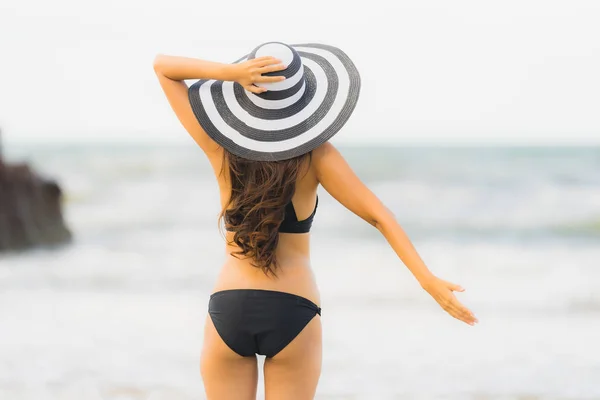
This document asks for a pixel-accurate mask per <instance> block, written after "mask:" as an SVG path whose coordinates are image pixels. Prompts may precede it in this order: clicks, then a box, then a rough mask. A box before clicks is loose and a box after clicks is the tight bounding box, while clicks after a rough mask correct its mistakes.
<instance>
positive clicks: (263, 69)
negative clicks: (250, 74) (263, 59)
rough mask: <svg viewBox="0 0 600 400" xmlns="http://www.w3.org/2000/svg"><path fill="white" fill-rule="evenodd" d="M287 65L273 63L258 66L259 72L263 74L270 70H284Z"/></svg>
mask: <svg viewBox="0 0 600 400" xmlns="http://www.w3.org/2000/svg"><path fill="white" fill-rule="evenodd" d="M286 68H287V67H286V66H285V65H284V64H273V65H265V66H264V67H260V68H258V72H259V73H261V74H266V73H269V72H276V71H283V70H284V69H286Z"/></svg>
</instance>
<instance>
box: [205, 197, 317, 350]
mask: <svg viewBox="0 0 600 400" xmlns="http://www.w3.org/2000/svg"><path fill="white" fill-rule="evenodd" d="M318 204H319V199H318V198H317V201H316V204H315V209H314V210H313V212H312V214H311V215H310V216H309V217H308V218H307V219H305V220H302V221H298V217H297V215H296V210H295V209H294V205H293V204H292V202H290V203H288V204H287V205H286V207H285V218H284V220H283V222H282V223H281V226H280V227H279V232H281V233H308V232H309V231H310V228H311V226H312V221H313V219H314V216H315V214H316V211H317V206H318ZM208 313H209V315H210V318H211V320H212V322H213V325H214V326H215V329H216V330H217V332H218V333H219V336H221V339H223V341H224V342H225V344H226V345H227V346H229V348H231V349H232V350H233V351H235V352H236V353H237V354H239V355H240V356H242V357H249V356H254V355H255V354H260V355H264V356H266V357H269V358H270V357H273V356H275V355H276V354H277V353H279V352H280V351H281V350H283V349H284V348H285V347H286V346H287V345H288V344H290V342H291V341H292V340H294V338H295V337H296V336H298V334H299V333H300V332H302V330H303V329H304V327H305V326H306V325H307V324H308V323H309V322H310V321H311V320H312V319H313V318H314V317H315V315H317V314H319V315H321V309H320V308H319V306H317V305H316V304H315V303H313V302H312V301H310V300H308V299H306V298H304V297H301V296H297V295H295V294H291V293H286V292H278V291H272V290H263V289H228V290H221V291H219V292H216V293H213V294H212V295H211V296H210V301H209V302H208Z"/></svg>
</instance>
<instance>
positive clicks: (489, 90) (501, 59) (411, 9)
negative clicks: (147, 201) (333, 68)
mask: <svg viewBox="0 0 600 400" xmlns="http://www.w3.org/2000/svg"><path fill="white" fill-rule="evenodd" d="M353 1H354V0H352V1H348V0H346V1H338V0H328V1H323V0H319V1H314V0H303V1H301V2H300V1H296V2H293V1H280V2H252V1H247V0H245V1H239V0H228V1H216V2H207V1H199V0H196V1H191V0H169V1H168V2H158V1H149V0H146V1H141V0H102V1H81V0H53V1H48V0H0V127H1V128H2V130H3V136H4V138H5V140H7V141H9V142H11V141H12V142H21V141H29V142H30V141H35V142H53V141H65V140H66V141H78V142H81V141H83V142H85V141H103V140H109V141H112V140H119V141H142V142H143V141H159V142H163V141H164V142H170V141H173V142H178V141H185V140H187V139H188V138H187V134H186V133H185V131H184V130H183V128H182V127H181V126H180V124H179V122H178V121H177V119H176V117H175V115H174V114H173V113H172V111H171V110H170V108H169V106H168V103H167V101H166V99H165V98H164V96H163V94H162V91H161V89H160V87H159V85H158V83H157V80H156V77H155V76H154V72H153V70H152V61H153V58H154V56H155V55H156V54H157V53H166V54H172V55H182V56H187V57H198V58H203V59H209V60H213V61H221V62H232V61H234V60H235V59H237V58H239V57H240V56H242V55H244V54H246V53H247V52H248V51H249V50H251V49H252V48H254V47H255V46H256V45H258V44H260V43H263V42H267V41H273V40H275V41H282V42H286V43H292V44H293V43H306V42H320V43H327V44H331V45H334V46H337V47H340V48H341V49H343V50H344V51H345V52H346V53H347V54H348V55H349V56H350V57H351V58H352V59H353V60H354V62H355V64H356V65H357V67H358V69H359V71H360V73H361V76H362V89H361V98H360V100H359V103H358V106H357V108H356V110H355V113H354V115H353V116H352V117H351V119H350V121H349V122H348V123H347V125H346V126H345V127H344V129H343V131H342V132H340V133H339V134H338V135H337V136H336V140H338V141H339V142H355V143H372V142H377V143H392V142H393V143H407V142H417V143H463V142H469V143H473V142H476V143H525V144H531V143H535V144H590V143H593V144H600V113H599V111H600V73H599V72H598V71H600V23H599V21H600V2H598V1H596V0H587V1H580V0H570V1H566V0H564V1H554V0H518V1H515V0H505V1H502V2H491V1H481V0H473V1H465V0H453V1H447V0H419V1H414V0H412V1H404V0H394V1H392V0H371V1H368V2H353Z"/></svg>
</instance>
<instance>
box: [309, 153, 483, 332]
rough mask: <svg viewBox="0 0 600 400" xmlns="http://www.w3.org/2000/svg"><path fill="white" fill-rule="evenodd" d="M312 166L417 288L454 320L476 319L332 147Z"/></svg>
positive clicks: (454, 287) (472, 321)
mask: <svg viewBox="0 0 600 400" xmlns="http://www.w3.org/2000/svg"><path fill="white" fill-rule="evenodd" d="M313 165H314V167H315V170H316V174H317V178H318V180H319V182H320V183H321V185H323V187H324V188H325V190H327V192H328V193H329V194H331V195H332V196H333V197H334V198H335V199H336V200H337V201H339V202H340V203H341V204H342V205H343V206H345V207H346V208H347V209H349V210H350V211H352V212H353V213H354V214H356V215H358V216H359V217H361V218H362V219H363V220H365V221H366V222H368V223H369V224H371V225H373V226H374V227H376V228H377V229H378V230H379V231H380V232H381V233H382V234H383V236H384V237H385V238H386V240H387V241H388V243H389V244H390V246H391V247H392V249H393V250H394V252H395V253H396V254H397V255H398V257H399V258H400V259H401V260H402V262H403V263H404V265H406V267H407V268H408V269H409V270H410V272H411V273H412V274H413V275H414V277H415V278H416V279H417V281H418V282H419V283H420V285H421V286H422V287H423V289H425V290H426V291H427V292H428V293H429V294H430V295H431V296H432V297H433V298H434V299H435V301H437V302H438V303H439V304H440V306H442V308H443V309H444V310H446V311H447V312H448V313H449V314H450V315H452V316H453V317H455V318H457V319H459V320H461V321H464V322H466V323H467V324H469V325H473V324H475V323H476V322H477V319H476V318H475V316H474V315H473V313H472V312H471V311H469V310H468V309H467V308H466V307H465V306H463V305H462V304H461V303H460V302H459V301H458V299H457V298H456V296H454V293H453V291H459V292H462V291H464V289H463V288H461V287H460V286H458V285H455V284H453V283H450V282H447V281H444V280H442V279H440V278H438V277H436V276H435V275H434V274H433V273H432V272H431V271H430V270H429V269H428V268H427V266H426V265H425V263H424V262H423V260H422V259H421V257H420V256H419V254H418V253H417V251H416V249H415V248H414V246H413V244H412V243H411V241H410V239H409V238H408V236H407V235H406V233H405V232H404V230H403V229H402V227H401V226H400V225H399V224H398V222H397V221H396V218H395V216H394V214H392V212H391V211H390V210H389V209H388V208H387V207H386V206H385V205H384V204H383V203H382V202H381V201H380V200H379V198H378V197H377V196H376V195H375V194H374V193H373V192H371V191H370V190H369V188H368V187H367V186H366V185H365V184H363V183H362V182H361V181H360V179H359V178H358V177H357V176H356V174H355V173H354V172H353V171H352V169H351V168H350V166H349V165H348V164H347V163H346V161H345V160H344V158H343V156H342V155H341V154H340V153H339V151H338V150H337V149H336V148H335V147H334V146H333V144H331V143H325V144H323V145H322V146H320V147H319V148H317V149H316V150H315V151H314V152H313Z"/></svg>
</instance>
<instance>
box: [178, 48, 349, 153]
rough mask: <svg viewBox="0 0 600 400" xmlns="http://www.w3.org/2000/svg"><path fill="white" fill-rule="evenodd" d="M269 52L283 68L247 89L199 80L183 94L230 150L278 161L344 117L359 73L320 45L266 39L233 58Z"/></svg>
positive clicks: (315, 142) (319, 139)
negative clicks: (280, 78) (267, 80)
mask: <svg viewBox="0 0 600 400" xmlns="http://www.w3.org/2000/svg"><path fill="white" fill-rule="evenodd" d="M263 56H273V57H276V58H278V59H279V60H281V61H282V64H284V65H285V66H287V68H286V69H285V70H283V71H277V72H271V73H268V74H265V75H275V76H285V77H286V79H285V80H283V81H280V82H273V83H261V84H259V86H261V87H264V88H266V89H267V91H266V92H263V93H258V94H255V93H252V92H250V91H248V90H245V89H244V88H243V87H242V86H241V85H240V84H238V83H236V82H230V81H217V80H199V81H197V82H196V83H194V84H193V85H191V86H190V88H189V91H188V94H189V99H190V103H191V106H192V109H193V111H194V114H195V115H196V118H197V119H198V122H199V123H200V125H201V126H202V128H203V129H204V130H205V131H206V133H207V134H208V136H210V137H211V138H212V139H213V140H214V141H215V142H217V143H218V144H219V145H221V146H222V147H224V148H225V149H226V150H228V151H230V152H231V153H233V154H235V155H237V156H240V157H243V158H246V159H250V160H256V161H279V160H285V159H289V158H293V157H296V156H300V155H303V154H306V153H308V152H310V151H311V150H314V149H315V148H317V147H318V146H320V145H321V144H323V143H325V142H326V141H327V140H329V139H330V138H331V137H332V136H333V135H335V134H336V133H337V132H338V131H339V130H340V128H342V126H344V124H345V123H346V121H348V118H350V115H351V114H352V111H353V110H354V107H355V106H356V103H357V101H358V97H359V93H360V75H359V73H358V70H357V69H356V67H355V65H354V63H353V62H352V61H351V60H350V58H349V57H348V56H347V55H346V54H345V53H344V52H343V51H342V50H340V49H338V48H336V47H333V46H328V45H324V44H315V43H311V44H297V45H286V44H284V43H279V42H269V43H264V44H261V45H260V46H258V47H256V48H255V49H254V50H253V51H252V52H251V53H250V54H248V55H246V56H244V57H242V58H240V59H239V60H237V61H235V63H239V62H243V61H246V60H249V59H253V58H258V57H263Z"/></svg>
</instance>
